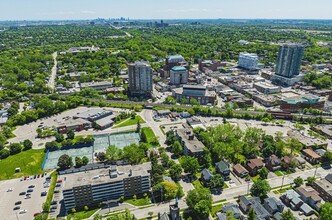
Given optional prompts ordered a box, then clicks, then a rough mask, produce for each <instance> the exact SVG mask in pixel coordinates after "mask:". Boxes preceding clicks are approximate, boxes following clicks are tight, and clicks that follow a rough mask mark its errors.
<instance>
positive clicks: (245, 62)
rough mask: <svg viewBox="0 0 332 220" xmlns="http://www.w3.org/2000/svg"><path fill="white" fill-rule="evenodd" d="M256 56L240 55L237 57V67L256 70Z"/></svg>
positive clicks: (251, 54)
mask: <svg viewBox="0 0 332 220" xmlns="http://www.w3.org/2000/svg"><path fill="white" fill-rule="evenodd" d="M257 65H258V56H257V54H253V53H247V52H244V53H240V56H239V64H238V66H239V67H242V68H245V69H248V70H257V69H258V67H257Z"/></svg>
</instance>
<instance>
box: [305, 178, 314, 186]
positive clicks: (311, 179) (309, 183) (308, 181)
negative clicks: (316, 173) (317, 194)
mask: <svg viewBox="0 0 332 220" xmlns="http://www.w3.org/2000/svg"><path fill="white" fill-rule="evenodd" d="M315 180H316V179H315V177H313V176H309V177H308V178H307V185H308V186H312V185H314V182H315Z"/></svg>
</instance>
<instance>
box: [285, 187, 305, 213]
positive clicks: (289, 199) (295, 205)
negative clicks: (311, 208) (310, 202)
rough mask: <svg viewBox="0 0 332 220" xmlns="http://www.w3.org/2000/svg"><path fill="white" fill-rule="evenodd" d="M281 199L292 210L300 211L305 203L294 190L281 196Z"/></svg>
mask: <svg viewBox="0 0 332 220" xmlns="http://www.w3.org/2000/svg"><path fill="white" fill-rule="evenodd" d="M280 199H281V200H282V201H283V202H284V203H285V204H286V205H287V206H288V207H290V208H291V209H292V210H295V211H296V210H300V208H301V206H302V205H303V201H302V200H301V198H300V195H299V194H298V193H297V192H295V191H294V190H287V191H286V192H285V193H284V194H282V195H281V196H280Z"/></svg>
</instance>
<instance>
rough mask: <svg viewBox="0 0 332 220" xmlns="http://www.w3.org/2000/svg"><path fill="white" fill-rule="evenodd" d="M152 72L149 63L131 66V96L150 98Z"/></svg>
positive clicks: (136, 63) (138, 63) (137, 63)
mask: <svg viewBox="0 0 332 220" xmlns="http://www.w3.org/2000/svg"><path fill="white" fill-rule="evenodd" d="M152 84H153V82H152V70H151V66H150V65H149V64H148V62H143V61H141V62H135V63H132V64H129V93H130V95H131V96H139V97H141V96H146V97H150V96H151V93H152V90H153V88H152Z"/></svg>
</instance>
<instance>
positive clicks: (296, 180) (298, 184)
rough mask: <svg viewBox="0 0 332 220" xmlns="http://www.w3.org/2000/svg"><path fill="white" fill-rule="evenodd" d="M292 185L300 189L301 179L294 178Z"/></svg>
mask: <svg viewBox="0 0 332 220" xmlns="http://www.w3.org/2000/svg"><path fill="white" fill-rule="evenodd" d="M294 184H295V186H296V187H300V186H301V185H302V184H303V179H302V178H301V177H296V178H295V179H294Z"/></svg>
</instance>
